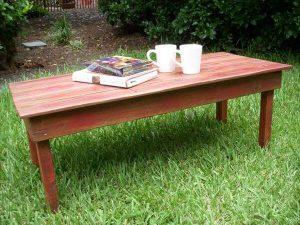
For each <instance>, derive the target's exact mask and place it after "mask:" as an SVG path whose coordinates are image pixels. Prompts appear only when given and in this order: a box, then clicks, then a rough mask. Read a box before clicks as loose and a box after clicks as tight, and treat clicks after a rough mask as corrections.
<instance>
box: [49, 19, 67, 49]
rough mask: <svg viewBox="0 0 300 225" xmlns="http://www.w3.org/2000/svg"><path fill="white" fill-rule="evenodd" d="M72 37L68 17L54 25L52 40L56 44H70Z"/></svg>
mask: <svg viewBox="0 0 300 225" xmlns="http://www.w3.org/2000/svg"><path fill="white" fill-rule="evenodd" d="M71 37H72V29H71V24H70V22H69V20H68V19H67V17H66V15H64V16H63V17H61V18H59V19H58V20H57V21H56V22H55V23H54V25H53V27H52V28H51V31H50V39H52V40H53V41H54V43H55V44H63V45H66V44H69V41H70V39H71Z"/></svg>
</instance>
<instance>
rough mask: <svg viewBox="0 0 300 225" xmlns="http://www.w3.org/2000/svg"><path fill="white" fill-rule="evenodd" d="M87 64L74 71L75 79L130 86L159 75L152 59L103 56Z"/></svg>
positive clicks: (73, 76)
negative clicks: (85, 66)
mask: <svg viewBox="0 0 300 225" xmlns="http://www.w3.org/2000/svg"><path fill="white" fill-rule="evenodd" d="M87 66H88V67H87V68H86V69H83V70H80V71H76V72H74V73H73V75H72V79H73V81H78V82H85V83H92V84H102V85H109V86H116V87H123V88H130V87H133V86H135V85H138V84H141V83H143V82H146V81H148V80H151V79H154V78H156V77H157V75H158V72H157V69H156V68H154V67H153V65H152V63H151V61H147V60H142V59H135V58H131V57H125V56H113V57H106V58H102V59H99V60H95V61H93V62H92V63H90V64H88V65H87Z"/></svg>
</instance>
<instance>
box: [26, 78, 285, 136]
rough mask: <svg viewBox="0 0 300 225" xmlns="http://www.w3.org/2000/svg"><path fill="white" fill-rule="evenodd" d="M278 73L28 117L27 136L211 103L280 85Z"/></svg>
mask: <svg viewBox="0 0 300 225" xmlns="http://www.w3.org/2000/svg"><path fill="white" fill-rule="evenodd" d="M280 85H281V73H270V74H266V75H265V76H256V77H246V78H240V79H237V80H229V81H226V82H219V83H213V84H208V85H203V86H200V87H190V88H186V89H181V90H174V91H169V92H166V93H158V94H155V95H154V94H153V95H146V96H142V97H139V98H134V99H127V100H121V101H119V102H117V103H116V102H112V103H107V104H103V105H96V106H90V107H85V108H79V109H74V110H69V111H64V112H57V113H53V114H50V115H43V116H37V117H33V118H30V126H29V127H28V129H29V131H30V136H31V137H32V139H33V140H34V141H40V140H45V139H50V138H54V137H58V136H62V135H67V134H72V133H75V132H79V131H83V130H87V129H92V128H95V127H99V126H106V125H112V124H117V123H121V122H125V121H131V120H135V119H139V118H144V117H149V116H153V115H158V114H164V113H168V112H173V111H176V110H180V109H184V108H189V107H193V106H198V105H203V104H208V103H214V102H218V101H223V100H227V99H232V98H236V97H239V96H243V95H248V94H253V93H257V92H263V91H267V90H273V89H275V88H279V87H280Z"/></svg>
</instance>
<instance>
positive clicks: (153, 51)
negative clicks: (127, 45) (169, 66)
mask: <svg viewBox="0 0 300 225" xmlns="http://www.w3.org/2000/svg"><path fill="white" fill-rule="evenodd" d="M152 53H155V54H156V51H155V50H154V49H150V50H149V51H148V52H147V59H148V60H150V61H152V62H153V64H154V65H156V66H158V64H157V62H155V61H154V60H153V59H151V54H152Z"/></svg>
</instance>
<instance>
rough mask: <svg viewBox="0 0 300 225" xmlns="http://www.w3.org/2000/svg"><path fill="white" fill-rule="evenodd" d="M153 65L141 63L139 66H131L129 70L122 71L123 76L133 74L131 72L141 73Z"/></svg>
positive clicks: (150, 68)
mask: <svg viewBox="0 0 300 225" xmlns="http://www.w3.org/2000/svg"><path fill="white" fill-rule="evenodd" d="M152 69H153V67H152V65H151V64H148V65H143V66H140V67H134V68H132V70H129V71H127V72H124V73H123V76H124V77H125V76H130V75H133V74H136V73H141V72H144V71H147V70H152Z"/></svg>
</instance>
